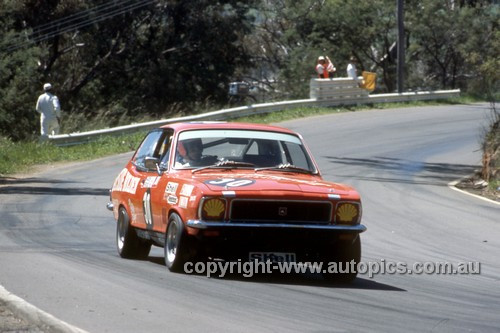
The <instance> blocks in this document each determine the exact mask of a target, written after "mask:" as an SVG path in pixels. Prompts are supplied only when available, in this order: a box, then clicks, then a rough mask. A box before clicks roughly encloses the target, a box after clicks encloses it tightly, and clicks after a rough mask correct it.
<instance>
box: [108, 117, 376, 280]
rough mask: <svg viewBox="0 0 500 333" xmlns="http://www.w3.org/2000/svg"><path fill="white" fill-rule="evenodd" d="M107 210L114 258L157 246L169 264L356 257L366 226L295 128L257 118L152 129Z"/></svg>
mask: <svg viewBox="0 0 500 333" xmlns="http://www.w3.org/2000/svg"><path fill="white" fill-rule="evenodd" d="M108 209H110V210H112V211H113V213H114V217H115V219H116V220H117V228H116V241H117V248H118V253H119V254H120V256H121V257H124V258H144V257H147V256H148V254H149V251H150V249H151V246H152V245H157V246H160V247H163V248H164V252H165V264H166V266H167V267H168V268H169V269H170V270H171V271H182V270H183V267H184V265H185V264H186V263H187V262H199V261H203V260H205V261H206V260H208V259H209V258H211V259H214V258H217V259H225V260H235V259H238V260H251V261H252V260H259V261H273V262H276V261H278V262H279V261H292V262H305V261H307V262H313V261H318V262H351V261H352V260H354V262H355V263H357V262H359V261H360V257H361V240H360V237H359V234H360V233H361V232H363V231H365V230H366V227H365V226H363V225H362V224H360V221H361V201H360V197H359V194H358V193H357V192H356V191H355V190H354V189H353V188H351V187H349V186H346V185H342V184H337V183H331V182H326V181H324V180H323V179H322V178H321V175H320V172H319V169H318V167H317V165H316V163H315V161H314V159H313V158H312V157H311V155H310V152H309V150H308V148H307V147H306V145H305V144H304V142H303V140H302V137H301V136H300V135H299V134H297V133H295V132H293V131H291V130H289V129H286V128H281V127H276V126H268V125H258V124H245V123H230V122H229V123H228V122H191V123H176V124H171V125H166V126H163V127H161V128H158V129H155V130H152V131H151V132H149V133H148V134H147V135H146V137H145V138H144V140H143V141H142V143H141V145H140V146H139V148H138V149H137V151H136V152H135V154H134V155H133V157H132V158H131V160H130V161H129V162H128V164H127V165H126V167H125V168H124V169H123V170H122V171H121V172H120V174H119V175H118V177H117V178H116V180H115V181H114V184H113V187H112V189H111V202H110V203H108ZM356 274H357V272H356V271H350V272H348V273H345V274H343V275H342V276H341V278H342V279H343V280H347V281H351V280H353V279H354V278H355V277H356ZM324 275H325V277H326V278H330V277H332V274H324ZM337 278H338V276H337Z"/></svg>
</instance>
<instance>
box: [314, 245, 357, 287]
mask: <svg viewBox="0 0 500 333" xmlns="http://www.w3.org/2000/svg"><path fill="white" fill-rule="evenodd" d="M360 261H361V238H360V237H359V235H358V236H356V238H355V239H353V240H352V241H339V242H337V243H336V246H335V251H334V252H333V253H331V254H327V255H325V256H324V260H323V269H324V270H325V269H326V270H328V268H329V267H328V262H336V263H337V271H338V272H337V273H335V272H325V273H323V277H324V278H325V279H326V280H331V281H335V282H340V283H351V282H352V281H354V279H356V276H357V275H358V270H357V265H358V263H359V262H360Z"/></svg>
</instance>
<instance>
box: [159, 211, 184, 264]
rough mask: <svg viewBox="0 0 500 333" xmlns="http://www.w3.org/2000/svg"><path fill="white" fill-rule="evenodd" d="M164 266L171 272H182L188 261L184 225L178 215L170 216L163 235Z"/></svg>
mask: <svg viewBox="0 0 500 333" xmlns="http://www.w3.org/2000/svg"><path fill="white" fill-rule="evenodd" d="M164 250H165V265H166V266H167V268H168V269H169V270H170V271H172V272H182V271H183V269H184V264H185V263H186V262H187V261H189V255H188V254H189V253H188V250H189V249H188V246H187V239H186V234H185V233H184V223H183V222H182V220H181V218H180V216H179V215H177V214H175V213H173V214H172V215H170V218H169V221H168V227H167V233H166V235H165V248H164Z"/></svg>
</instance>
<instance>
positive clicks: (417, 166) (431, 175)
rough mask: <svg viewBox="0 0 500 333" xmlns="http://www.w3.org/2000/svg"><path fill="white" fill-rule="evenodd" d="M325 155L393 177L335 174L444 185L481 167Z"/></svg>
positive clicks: (406, 182)
mask: <svg viewBox="0 0 500 333" xmlns="http://www.w3.org/2000/svg"><path fill="white" fill-rule="evenodd" d="M325 159H327V160H329V161H330V162H331V163H334V164H342V165H349V166H361V167H366V168H367V174H369V173H373V171H374V170H381V171H388V172H390V175H391V176H392V177H384V176H379V177H378V176H363V175H360V174H359V173H357V174H355V175H340V174H336V176H340V177H345V178H352V179H358V180H366V181H376V182H390V183H405V184H421V185H439V186H441V185H446V184H448V183H449V182H450V181H453V180H456V179H457V178H460V177H463V176H464V175H468V174H471V173H473V172H474V171H475V170H476V169H478V168H480V166H477V165H467V164H449V163H425V162H421V161H411V160H404V159H397V158H389V157H374V158H348V157H334V156H325ZM398 176H399V177H398Z"/></svg>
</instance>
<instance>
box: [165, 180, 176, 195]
mask: <svg viewBox="0 0 500 333" xmlns="http://www.w3.org/2000/svg"><path fill="white" fill-rule="evenodd" d="M178 187H179V184H178V183H174V182H168V184H167V188H166V189H165V193H168V194H175V192H177V188H178Z"/></svg>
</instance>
